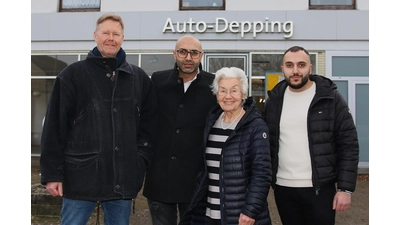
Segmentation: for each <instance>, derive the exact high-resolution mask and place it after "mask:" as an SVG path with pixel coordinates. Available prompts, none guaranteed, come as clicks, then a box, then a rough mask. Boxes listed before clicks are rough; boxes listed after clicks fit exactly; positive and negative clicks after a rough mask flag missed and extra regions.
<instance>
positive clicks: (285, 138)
mask: <svg viewBox="0 0 400 225" xmlns="http://www.w3.org/2000/svg"><path fill="white" fill-rule="evenodd" d="M282 72H283V75H284V77H285V80H283V81H281V82H280V83H278V84H277V85H276V86H275V87H274V88H273V89H272V90H271V91H269V92H268V99H267V102H266V105H265V112H266V118H265V119H266V122H267V125H268V127H269V129H270V142H271V143H270V144H271V145H270V149H271V158H272V175H273V176H272V187H273V188H274V194H275V201H276V204H277V207H278V211H279V215H280V217H281V220H282V223H283V224H285V225H292V224H293V225H294V224H295V225H313V224H315V225H320V224H335V211H345V210H347V209H348V208H349V207H350V204H351V193H352V192H353V191H354V190H355V186H356V178H357V166H358V154H359V145H358V138H357V131H356V127H355V124H354V120H353V117H352V115H351V113H350V110H349V107H348V105H347V103H346V101H345V100H344V98H343V97H342V95H341V94H340V93H339V92H338V91H337V88H336V85H335V84H334V83H333V82H332V81H331V80H330V79H328V78H326V77H322V76H319V75H311V72H312V64H311V59H310V55H309V53H308V52H307V50H305V49H304V48H302V47H299V46H294V47H291V48H289V49H288V50H287V51H286V52H285V53H284V55H283V62H282ZM335 184H337V186H335Z"/></svg>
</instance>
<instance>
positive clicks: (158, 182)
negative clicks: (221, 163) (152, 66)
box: [143, 35, 217, 225]
mask: <svg viewBox="0 0 400 225" xmlns="http://www.w3.org/2000/svg"><path fill="white" fill-rule="evenodd" d="M173 54H174V59H175V61H176V63H175V66H174V68H173V69H170V70H165V71H158V72H155V73H153V75H152V76H151V79H152V81H153V83H154V86H155V89H156V94H157V98H158V102H159V104H160V105H159V108H160V118H159V123H158V133H157V140H156V142H155V146H154V147H155V151H154V157H153V159H152V166H151V167H150V168H149V169H148V170H147V172H146V178H145V184H144V189H143V195H144V196H145V197H146V198H147V200H148V204H149V209H150V214H151V218H152V222H153V225H176V224H177V221H178V220H177V217H178V213H179V215H180V216H182V215H183V214H184V212H185V211H186V209H187V207H188V206H189V203H190V200H191V197H192V193H193V190H194V187H195V181H196V175H197V174H198V173H199V171H200V170H201V169H202V165H203V164H202V162H203V158H202V156H203V149H204V148H203V131H204V126H205V122H206V117H207V115H208V113H209V111H210V109H211V108H212V107H213V106H215V105H217V102H216V100H215V96H214V95H213V93H212V92H211V88H210V85H211V84H212V82H213V80H214V75H213V74H211V73H208V72H205V71H203V70H202V66H201V59H202V57H203V55H204V52H203V49H202V46H201V43H200V41H199V40H198V39H196V38H195V37H193V36H190V35H186V36H183V37H181V38H179V39H178V40H177V42H176V46H175V49H174V50H173ZM178 210H179V211H178Z"/></svg>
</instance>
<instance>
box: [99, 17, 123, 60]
mask: <svg viewBox="0 0 400 225" xmlns="http://www.w3.org/2000/svg"><path fill="white" fill-rule="evenodd" d="M93 36H94V40H95V41H96V43H97V48H98V49H99V51H100V53H101V55H102V56H103V57H116V56H117V53H118V51H119V50H120V48H121V45H122V42H123V40H124V33H123V30H122V26H121V24H120V23H119V22H117V21H114V20H105V21H103V22H102V23H100V24H99V25H98V26H97V29H96V31H95V32H94V34H93Z"/></svg>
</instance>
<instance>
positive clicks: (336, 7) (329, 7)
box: [308, 0, 356, 10]
mask: <svg viewBox="0 0 400 225" xmlns="http://www.w3.org/2000/svg"><path fill="white" fill-rule="evenodd" d="M308 9H311V10H354V9H356V0H352V4H351V5H329V4H327V5H311V0H308Z"/></svg>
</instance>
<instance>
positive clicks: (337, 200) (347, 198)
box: [333, 191, 351, 212]
mask: <svg viewBox="0 0 400 225" xmlns="http://www.w3.org/2000/svg"><path fill="white" fill-rule="evenodd" d="M350 205H351V194H347V193H346V192H342V191H338V192H336V195H335V197H334V198H333V210H336V211H338V212H342V211H346V210H347V209H348V208H350Z"/></svg>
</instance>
